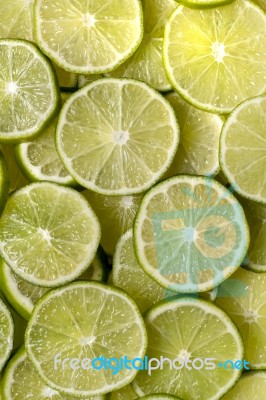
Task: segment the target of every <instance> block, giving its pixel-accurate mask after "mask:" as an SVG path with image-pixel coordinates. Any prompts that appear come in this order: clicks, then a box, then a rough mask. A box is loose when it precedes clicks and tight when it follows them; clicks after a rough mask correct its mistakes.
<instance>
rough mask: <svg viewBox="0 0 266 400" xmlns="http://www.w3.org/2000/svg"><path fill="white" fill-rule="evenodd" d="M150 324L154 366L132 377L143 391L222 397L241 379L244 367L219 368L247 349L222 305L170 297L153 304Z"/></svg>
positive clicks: (185, 396)
mask: <svg viewBox="0 0 266 400" xmlns="http://www.w3.org/2000/svg"><path fill="white" fill-rule="evenodd" d="M145 324H146V328H147V332H148V349H147V353H146V354H147V356H148V358H149V365H150V370H148V371H147V370H143V371H139V373H138V374H137V376H136V378H135V380H134V381H133V388H134V390H135V391H136V392H137V393H138V395H139V396H141V397H142V396H143V395H148V394H152V393H167V394H172V395H176V396H180V397H181V398H183V399H186V400H192V399H193V400H195V399H204V400H210V399H212V400H218V399H220V398H221V396H222V395H223V394H224V393H226V392H227V391H228V390H229V389H230V388H231V387H232V386H233V385H234V384H235V383H236V381H237V380H238V378H239V376H240V374H241V371H240V370H238V369H231V368H228V369H227V370H225V369H222V368H218V365H219V363H220V362H224V361H226V360H228V359H230V360H233V361H236V360H242V357H243V351H244V350H243V343H242V340H241V337H240V334H239V332H238V330H237V328H236V327H235V325H234V324H233V322H232V321H231V320H230V318H229V317H228V316H227V314H225V312H223V311H222V310H220V309H219V308H218V307H216V306H214V305H213V304H211V303H208V302H206V301H204V300H198V299H192V298H186V297H183V298H180V299H175V300H169V301H165V302H162V303H159V304H158V305H156V306H154V307H152V308H151V309H150V310H149V311H148V312H147V314H146V316H145ZM152 358H153V359H154V358H155V359H158V360H157V361H156V360H153V361H151V359H152ZM163 359H164V361H163ZM192 383H193V384H192Z"/></svg>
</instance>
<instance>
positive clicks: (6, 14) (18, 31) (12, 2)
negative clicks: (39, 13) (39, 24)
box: [0, 0, 33, 40]
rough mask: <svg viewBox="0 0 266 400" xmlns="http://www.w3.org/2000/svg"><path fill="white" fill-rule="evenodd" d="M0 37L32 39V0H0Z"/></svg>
mask: <svg viewBox="0 0 266 400" xmlns="http://www.w3.org/2000/svg"><path fill="white" fill-rule="evenodd" d="M0 15H1V24H0V38H1V39H6V38H10V39H26V40H33V0H26V1H25V0H9V1H1V2H0Z"/></svg>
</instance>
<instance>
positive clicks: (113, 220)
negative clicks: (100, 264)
mask: <svg viewBox="0 0 266 400" xmlns="http://www.w3.org/2000/svg"><path fill="white" fill-rule="evenodd" d="M82 194H83V195H84V196H85V197H86V199H87V200H88V202H89V203H90V205H91V206H92V208H93V210H94V212H95V214H96V215H97V217H98V219H99V221H100V223H101V230H102V237H101V244H102V246H103V248H104V250H105V251H106V253H107V254H110V255H112V254H113V253H114V250H115V246H116V244H117V242H118V240H119V238H120V237H121V236H122V235H123V233H125V232H126V231H127V230H128V229H129V228H132V226H133V220H134V218H135V215H136V212H137V210H138V208H139V205H140V201H141V198H142V194H135V195H130V196H112V197H111V196H103V195H101V194H98V193H95V192H92V191H91V190H86V191H84V192H83V193H82ZM110 232H111V234H110Z"/></svg>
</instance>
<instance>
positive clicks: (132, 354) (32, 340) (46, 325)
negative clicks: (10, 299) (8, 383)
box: [25, 282, 147, 396]
mask: <svg viewBox="0 0 266 400" xmlns="http://www.w3.org/2000/svg"><path fill="white" fill-rule="evenodd" d="M25 340H26V350H27V353H28V356H29V358H30V360H31V361H32V362H33V364H34V367H35V368H36V370H37V371H38V373H39V374H40V376H41V378H42V379H43V380H44V381H45V382H46V383H47V384H48V385H49V386H51V387H52V388H53V389H55V390H60V391H62V392H64V393H66V394H69V395H72V396H93V395H100V394H104V393H107V392H110V391H112V390H116V389H119V388H120V387H123V386H125V385H126V384H128V383H130V382H131V381H132V379H133V378H134V377H135V375H136V373H137V372H138V371H137V370H134V369H131V370H128V369H125V368H124V369H121V370H120V371H119V373H117V374H114V373H112V372H114V371H112V369H109V368H108V369H103V364H102V362H101V361H99V360H98V361H99V362H100V363H101V364H102V365H100V366H99V362H96V361H92V360H94V359H95V358H99V357H100V356H102V357H105V358H106V359H108V360H109V359H110V358H111V357H115V358H118V359H120V358H121V357H124V355H125V354H126V355H127V356H128V358H129V359H131V360H132V359H134V358H142V357H143V356H144V354H145V351H146V347H147V338H146V330H145V326H144V322H143V320H142V318H141V315H140V313H139V311H138V308H137V306H136V304H135V302H134V301H133V300H132V299H131V298H130V297H129V296H127V295H126V294H125V293H124V292H122V291H120V290H118V289H114V288H111V287H109V286H107V285H103V284H101V283H96V282H90V283H88V282H87V283H86V282H79V283H72V284H70V285H67V286H64V287H63V288H59V289H55V290H53V291H51V292H49V293H47V294H46V295H44V296H43V297H42V298H41V299H40V300H39V302H38V303H37V305H36V306H35V308H34V310H33V314H32V316H31V319H30V321H29V324H28V328H27V331H26V339H25ZM67 357H68V358H69V360H72V361H73V359H74V358H78V361H79V368H74V369H73V368H71V365H73V363H71V361H70V362H69V363H67V362H64V359H65V358H67ZM88 357H89V358H90V360H91V365H88V364H87V367H88V368H86V369H84V368H81V363H82V362H83V360H84V358H88ZM62 362H64V365H62ZM70 363H71V364H70ZM95 363H96V364H97V369H94V368H93V367H92V366H93V365H96V364H95ZM63 366H64V370H63V371H64V372H63V373H62V368H63ZM89 367H90V368H89ZM99 367H100V368H99Z"/></svg>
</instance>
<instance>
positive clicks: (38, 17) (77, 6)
mask: <svg viewBox="0 0 266 400" xmlns="http://www.w3.org/2000/svg"><path fill="white" fill-rule="evenodd" d="M34 13H35V14H34V15H35V21H34V22H35V35H36V40H37V42H38V45H39V46H40V48H41V49H42V51H43V52H44V53H45V54H47V56H48V57H50V58H51V59H52V60H54V61H55V62H56V64H57V65H59V66H60V67H62V68H63V69H65V70H67V71H70V72H76V73H80V74H82V73H84V74H89V73H92V74H93V73H94V74H98V73H102V72H108V71H111V70H112V69H114V68H115V67H117V66H118V65H120V64H121V63H122V62H124V61H125V60H126V59H127V58H129V57H130V56H131V54H132V53H133V52H134V51H135V50H136V48H137V47H138V45H139V44H140V42H141V39H142V31H143V26H142V9H141V4H140V1H139V0H123V2H118V1H117V0H90V1H83V0H75V2H70V1H68V0H67V1H66V0H58V1H56V2H51V1H50V0H37V1H36V2H35V7H34ZM55 21H56V23H55Z"/></svg>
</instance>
